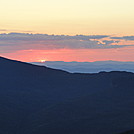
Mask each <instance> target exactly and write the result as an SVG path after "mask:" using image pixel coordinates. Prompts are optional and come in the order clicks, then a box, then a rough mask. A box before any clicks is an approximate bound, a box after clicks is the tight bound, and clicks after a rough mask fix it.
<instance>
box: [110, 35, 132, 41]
mask: <svg viewBox="0 0 134 134" xmlns="http://www.w3.org/2000/svg"><path fill="white" fill-rule="evenodd" d="M111 39H123V40H134V36H122V37H111Z"/></svg>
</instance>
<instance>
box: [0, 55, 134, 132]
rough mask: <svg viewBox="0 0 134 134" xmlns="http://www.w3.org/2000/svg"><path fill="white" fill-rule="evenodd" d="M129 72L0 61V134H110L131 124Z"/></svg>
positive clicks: (133, 87)
mask: <svg viewBox="0 0 134 134" xmlns="http://www.w3.org/2000/svg"><path fill="white" fill-rule="evenodd" d="M133 95H134V74H133V73H129V72H118V71H113V72H109V73H107V72H100V73H98V74H81V73H68V72H66V71H63V70H56V69H51V68H47V67H44V66H37V65H32V64H29V63H24V62H19V61H14V60H9V59H6V58H3V57H0V102H1V103H0V126H1V128H0V133H2V134H7V133H10V134H63V133H64V134H74V133H76V134H89V133H90V134H98V133H99V134H114V133H120V132H123V131H127V130H130V129H133V128H134V126H133V124H134V97H133Z"/></svg>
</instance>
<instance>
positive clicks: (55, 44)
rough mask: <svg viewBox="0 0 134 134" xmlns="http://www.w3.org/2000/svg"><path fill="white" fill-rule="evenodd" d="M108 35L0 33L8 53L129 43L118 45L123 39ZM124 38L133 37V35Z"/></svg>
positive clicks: (3, 49) (0, 44) (0, 46)
mask: <svg viewBox="0 0 134 134" xmlns="http://www.w3.org/2000/svg"><path fill="white" fill-rule="evenodd" d="M106 38H110V36H108V35H89V36H86V35H75V36H68V35H47V34H28V33H9V34H0V53H8V52H12V51H18V50H30V49H32V50H34V49H38V50H51V49H110V48H122V47H126V46H128V45H118V42H119V41H115V40H114V39H121V38H119V37H111V40H106ZM122 38H127V39H129V40H130V39H131V40H132V38H134V37H133V36H131V37H128V36H124V37H122Z"/></svg>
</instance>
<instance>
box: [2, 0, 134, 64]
mask: <svg viewBox="0 0 134 134" xmlns="http://www.w3.org/2000/svg"><path fill="white" fill-rule="evenodd" d="M133 5H134V1H133V0H1V1H0V13H1V14H0V33H1V34H0V55H1V56H5V57H8V58H13V59H17V60H22V61H28V62H29V61H40V60H50V61H55V60H63V61H97V60H118V61H134V56H133V53H134V47H133V45H134V39H133V35H134V33H133V31H134V8H133ZM3 33H6V34H5V35H3ZM10 33H16V34H10ZM20 33H23V34H20ZM25 33H27V34H25ZM46 34H47V36H46ZM56 35H57V36H56ZM67 35H68V37H70V38H68V37H66V36H67ZM77 35H83V36H85V37H78V36H77ZM93 35H95V36H96V38H95V37H94V38H91V37H89V36H93ZM98 35H100V36H104V37H102V38H97V37H98ZM63 36H65V37H63ZM63 38H64V39H63ZM85 38H86V39H85Z"/></svg>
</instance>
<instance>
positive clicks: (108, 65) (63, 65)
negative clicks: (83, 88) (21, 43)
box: [32, 61, 134, 73]
mask: <svg viewBox="0 0 134 134" xmlns="http://www.w3.org/2000/svg"><path fill="white" fill-rule="evenodd" d="M32 64H35V65H41V66H47V67H51V68H55V69H62V70H65V71H68V72H72V73H74V72H79V73H98V72H101V71H106V72H110V71H128V72H134V62H119V61H96V62H64V61H46V62H32Z"/></svg>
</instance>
